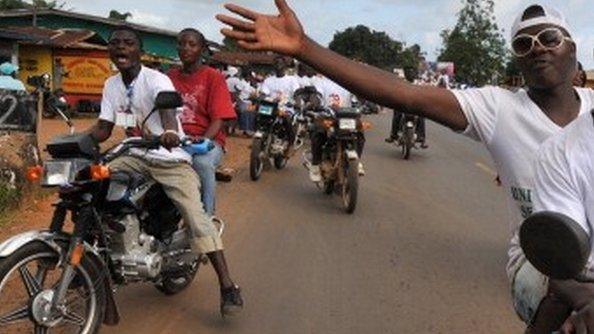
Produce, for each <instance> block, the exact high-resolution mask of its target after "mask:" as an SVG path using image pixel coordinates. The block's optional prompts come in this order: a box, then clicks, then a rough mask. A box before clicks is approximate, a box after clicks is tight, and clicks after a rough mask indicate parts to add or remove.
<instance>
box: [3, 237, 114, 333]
mask: <svg viewBox="0 0 594 334" xmlns="http://www.w3.org/2000/svg"><path fill="white" fill-rule="evenodd" d="M60 240H61V241H64V242H67V241H68V238H67V236H61V235H56V234H55V233H52V232H49V231H40V230H38V231H28V232H24V233H21V234H17V235H15V236H13V237H11V238H10V239H8V240H6V241H4V242H3V243H2V244H0V258H5V257H8V256H10V255H12V254H13V253H14V252H16V251H17V250H19V249H20V248H21V247H23V246H25V245H26V244H28V243H30V242H35V241H39V242H42V243H44V244H46V245H47V246H48V247H49V248H51V249H52V250H54V251H56V253H58V254H59V258H60V261H62V259H63V258H64V249H63V248H62V246H60V244H59V243H58V241H60ZM85 250H86V253H87V254H88V256H89V258H90V259H91V261H93V263H95V265H96V266H97V268H98V269H99V270H100V269H101V268H107V266H106V265H105V263H104V262H103V260H102V259H101V256H99V254H97V252H96V251H95V249H93V248H92V247H91V246H89V245H88V244H86V243H85ZM104 284H105V292H106V297H107V300H106V302H107V304H106V309H105V317H104V320H103V323H105V324H106V325H117V324H118V323H119V321H120V316H119V312H118V308H117V305H116V303H115V299H114V297H113V288H112V286H111V281H110V280H109V277H105V279H104Z"/></svg>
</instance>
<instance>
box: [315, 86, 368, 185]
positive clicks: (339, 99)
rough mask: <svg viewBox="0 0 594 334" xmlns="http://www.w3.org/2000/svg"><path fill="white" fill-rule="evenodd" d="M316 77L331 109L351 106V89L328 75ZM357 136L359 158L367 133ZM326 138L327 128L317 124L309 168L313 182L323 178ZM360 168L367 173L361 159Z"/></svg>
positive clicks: (318, 87) (360, 173)
mask: <svg viewBox="0 0 594 334" xmlns="http://www.w3.org/2000/svg"><path fill="white" fill-rule="evenodd" d="M316 79H317V80H313V82H314V84H315V87H316V90H317V91H318V92H319V93H320V94H321V95H322V97H323V99H324V101H323V102H324V104H325V106H326V107H328V108H329V111H335V110H338V109H340V108H348V107H351V101H352V94H351V93H350V92H349V91H347V90H346V89H344V88H343V87H341V86H339V85H338V84H336V83H335V82H333V81H332V80H330V79H328V78H326V77H321V76H317V77H316ZM357 136H358V140H357V154H358V155H359V159H361V156H362V155H363V148H364V147H365V135H364V134H363V132H362V131H361V132H359V133H358V134H357ZM326 139H327V137H326V129H323V128H321V127H320V125H317V126H316V127H315V128H314V130H313V131H312V133H311V154H312V160H311V166H310V168H309V178H310V180H311V181H312V182H320V181H321V180H322V172H321V170H320V164H321V163H322V149H323V147H324V144H325V143H326ZM358 169H359V175H361V176H363V175H365V168H364V167H363V163H362V162H361V161H359V166H358Z"/></svg>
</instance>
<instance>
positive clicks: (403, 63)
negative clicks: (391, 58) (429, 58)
mask: <svg viewBox="0 0 594 334" xmlns="http://www.w3.org/2000/svg"><path fill="white" fill-rule="evenodd" d="M423 58H424V54H423V52H421V47H420V46H419V45H418V44H414V45H412V46H410V47H408V48H406V49H404V50H403V51H402V53H401V54H400V57H399V58H398V59H399V60H400V62H399V65H400V67H401V68H402V69H403V70H404V74H405V76H406V79H407V80H408V81H413V80H414V79H416V78H417V77H418V75H419V63H420V61H421V59H423ZM397 65H398V64H397Z"/></svg>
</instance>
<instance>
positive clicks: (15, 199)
mask: <svg viewBox="0 0 594 334" xmlns="http://www.w3.org/2000/svg"><path fill="white" fill-rule="evenodd" d="M20 195H21V194H20V191H19V190H18V189H14V188H12V187H10V186H9V185H8V184H6V183H4V182H0V214H3V213H5V212H6V211H7V210H8V209H10V208H13V207H15V206H16V205H17V204H18V203H19V199H20Z"/></svg>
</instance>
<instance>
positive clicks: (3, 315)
mask: <svg viewBox="0 0 594 334" xmlns="http://www.w3.org/2000/svg"><path fill="white" fill-rule="evenodd" d="M58 257H59V256H58V254H57V253H56V252H55V251H54V250H52V249H51V248H49V247H48V246H47V245H45V244H43V243H41V242H31V243H29V244H26V245H25V246H23V247H21V248H20V249H18V250H17V251H16V252H14V253H13V254H11V255H10V256H9V257H6V258H3V259H1V260H0V300H2V301H3V302H2V303H1V304H0V332H1V333H13V331H14V332H20V333H36V334H38V333H39V334H42V333H50V332H51V333H72V334H75V333H76V334H94V333H97V332H98V331H99V327H100V326H101V323H102V322H103V317H104V314H105V305H106V294H105V293H106V291H105V285H104V284H102V282H103V281H102V278H101V275H100V274H99V273H100V270H99V268H97V267H96V266H95V265H94V264H93V262H92V261H90V260H89V259H88V258H87V257H85V256H83V258H82V261H81V263H80V265H78V266H77V267H76V269H75V276H74V278H73V279H72V282H71V283H70V285H69V286H68V290H67V292H66V296H65V298H64V304H63V305H59V306H58V310H56V313H53V314H50V313H49V312H47V310H48V307H49V303H51V299H52V297H53V295H54V293H55V289H56V288H57V286H58V285H59V283H60V278H61V274H62V268H61V267H60V266H58V263H59V262H60V261H59V258H58Z"/></svg>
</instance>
